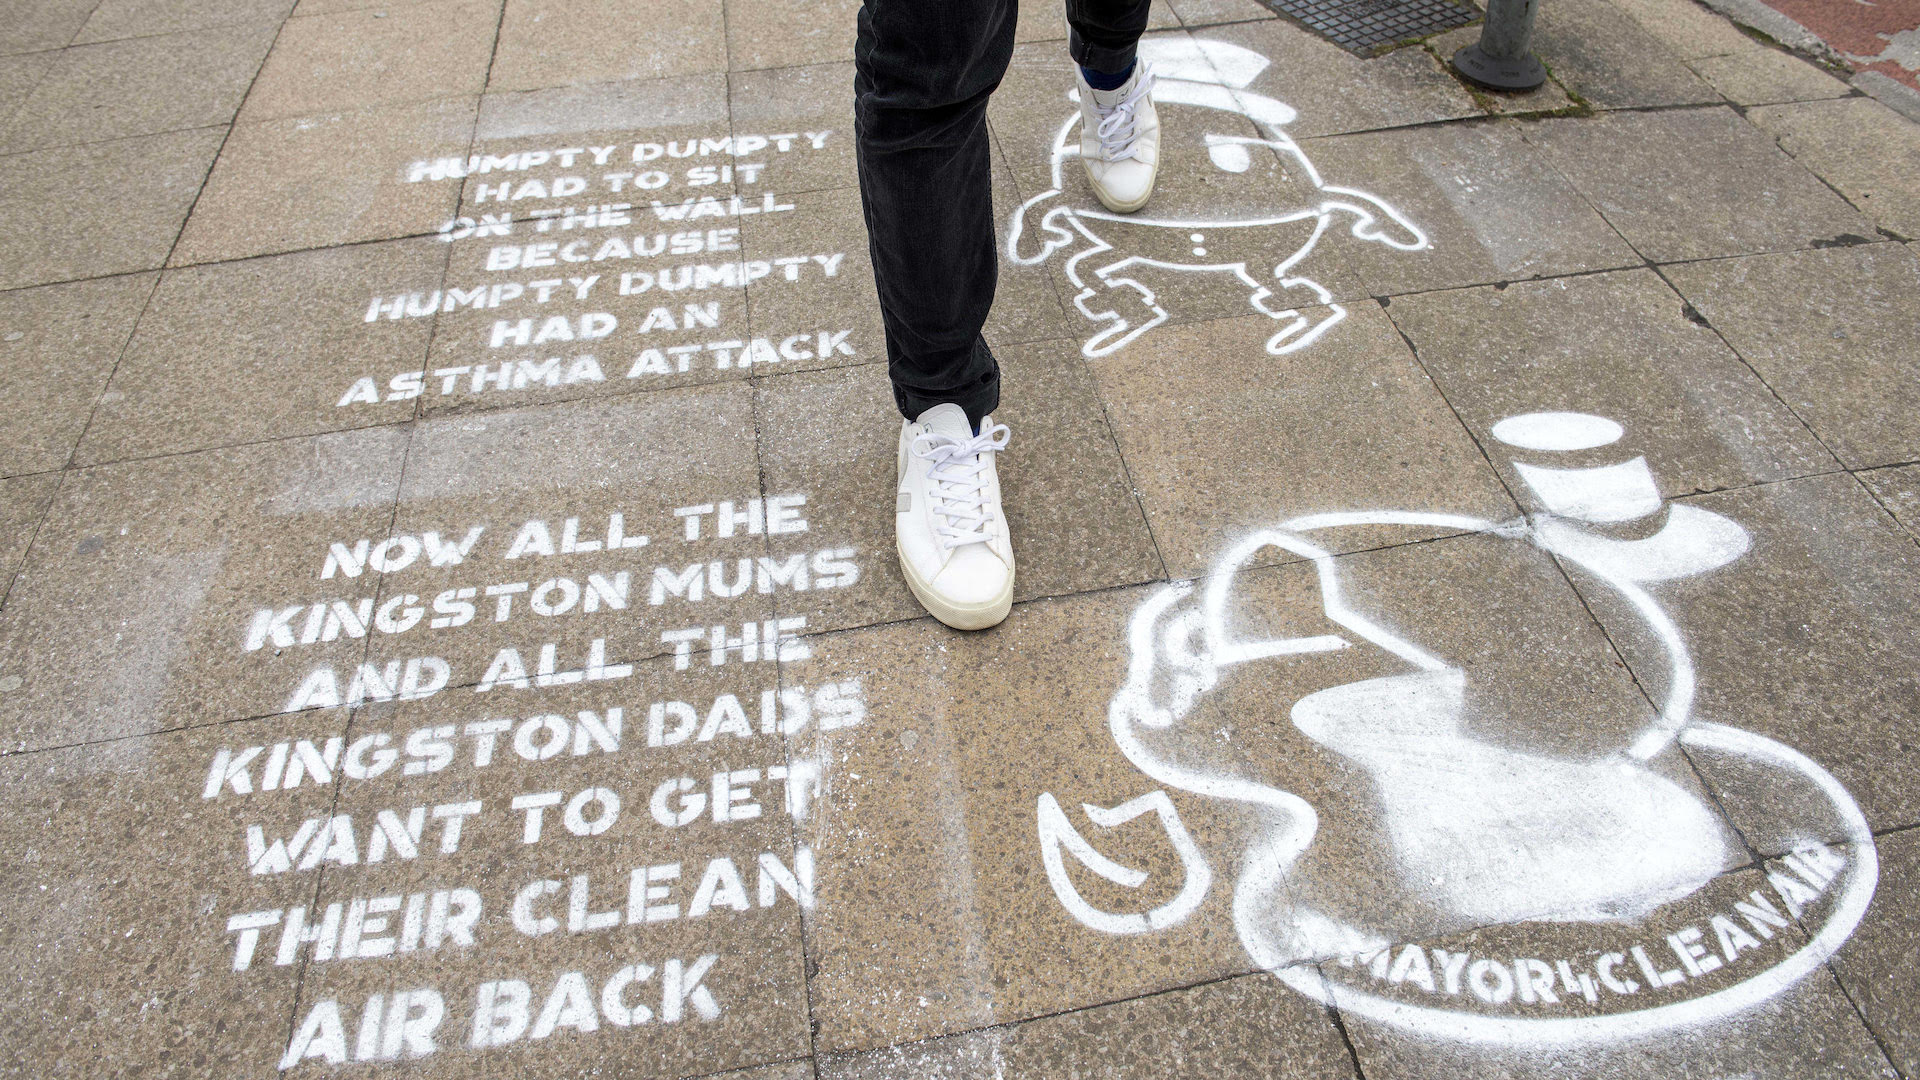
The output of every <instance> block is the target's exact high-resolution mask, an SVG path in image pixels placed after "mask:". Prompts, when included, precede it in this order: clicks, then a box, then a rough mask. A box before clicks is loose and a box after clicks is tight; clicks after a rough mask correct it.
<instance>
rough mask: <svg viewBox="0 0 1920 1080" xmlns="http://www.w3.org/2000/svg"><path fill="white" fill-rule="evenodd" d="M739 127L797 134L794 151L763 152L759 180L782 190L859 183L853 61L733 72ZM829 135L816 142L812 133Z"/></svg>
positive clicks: (731, 97)
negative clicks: (854, 124)
mask: <svg viewBox="0 0 1920 1080" xmlns="http://www.w3.org/2000/svg"><path fill="white" fill-rule="evenodd" d="M727 83H728V92H727V102H728V107H729V110H730V114H731V116H732V119H733V130H734V131H736V132H739V133H741V134H761V135H774V134H791V133H795V132H798V133H799V135H800V138H797V139H795V140H793V141H792V143H791V145H792V146H793V147H794V149H793V150H792V151H789V152H784V153H782V152H775V153H771V154H766V153H762V154H761V155H760V156H759V158H758V159H759V160H762V161H763V162H764V164H765V166H766V167H765V168H764V169H763V170H761V172H760V176H759V180H758V182H759V183H760V184H762V185H764V186H766V187H767V188H769V189H771V190H773V191H775V192H778V193H780V194H790V193H795V192H802V191H817V190H820V189H822V188H840V187H857V186H859V183H860V177H859V173H858V172H857V170H856V168H855V165H854V143H853V62H852V61H847V62H845V63H837V64H811V65H808V66H806V67H786V68H775V69H772V70H767V71H743V72H733V73H730V74H729V75H728V76H727ZM809 132H811V133H814V134H820V133H825V136H826V137H825V138H822V139H820V140H819V143H820V145H819V146H817V147H816V146H814V140H813V139H811V138H807V134H808V133H809Z"/></svg>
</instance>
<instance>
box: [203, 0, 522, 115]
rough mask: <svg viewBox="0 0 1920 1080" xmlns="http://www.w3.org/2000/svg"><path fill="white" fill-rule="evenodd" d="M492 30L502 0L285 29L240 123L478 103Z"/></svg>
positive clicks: (461, 1)
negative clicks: (455, 101)
mask: <svg viewBox="0 0 1920 1080" xmlns="http://www.w3.org/2000/svg"><path fill="white" fill-rule="evenodd" d="M499 23H500V0H457V2H450V3H431V4H402V5H399V6H396V7H394V8H393V9H392V10H386V9H379V8H376V9H368V10H360V11H343V12H337V13H331V14H326V15H304V16H297V17H295V18H291V19H288V20H287V21H286V24H285V25H284V26H282V27H281V28H280V37H279V40H277V41H275V42H274V44H273V53H272V54H271V55H270V56H268V57H267V62H266V64H265V65H264V66H262V67H261V68H260V78H259V79H258V80H257V81H255V83H254V84H253V90H252V91H251V92H249V93H248V94H247V104H246V108H245V109H243V110H242V111H241V114H240V119H241V121H242V122H245V123H254V122H258V121H262V120H277V119H282V118H285V117H290V116H310V115H314V114H317V113H331V112H341V111H344V110H349V109H363V108H371V107H374V106H381V105H407V104H411V103H413V102H419V101H429V100H432V99H434V98H447V97H466V96H471V95H474V94H478V93H479V92H480V91H481V89H482V88H484V87H485V85H486V81H487V63H488V61H489V60H491V59H492V57H493V33H494V29H495V28H496V27H497V26H498V25H499Z"/></svg>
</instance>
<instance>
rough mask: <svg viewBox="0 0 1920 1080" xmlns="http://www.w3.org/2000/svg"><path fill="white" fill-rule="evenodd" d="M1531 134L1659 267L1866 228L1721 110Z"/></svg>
mask: <svg viewBox="0 0 1920 1080" xmlns="http://www.w3.org/2000/svg"><path fill="white" fill-rule="evenodd" d="M1527 138H1528V139H1529V140H1531V141H1533V142H1535V144H1536V145H1539V146H1541V147H1542V148H1544V149H1545V150H1546V152H1547V156H1548V157H1549V158H1550V159H1551V160H1552V161H1553V163H1554V165H1555V166H1556V167H1558V168H1559V169H1560V171H1561V172H1562V173H1564V174H1565V175H1566V177H1567V179H1568V180H1569V181H1571V182H1572V183H1573V186H1574V187H1575V188H1578V189H1579V191H1580V193H1581V194H1582V195H1585V196H1586V197H1587V200H1588V201H1589V202H1591V203H1593V205H1594V207H1595V208H1596V209H1598V210H1599V211H1600V213H1601V214H1602V215H1604V216H1605V217H1606V219H1607V220H1608V221H1609V222H1611V223H1612V224H1613V226H1614V228H1616V229H1618V230H1620V234H1621V235H1622V236H1624V237H1626V239H1627V241H1628V242H1630V243H1631V244H1633V246H1634V247H1635V249H1637V250H1638V251H1640V252H1641V253H1642V254H1643V255H1645V256H1647V257H1648V258H1649V259H1652V260H1653V261H1655V262H1669V261H1673V260H1678V259H1707V258H1714V257H1716V256H1722V255H1746V254H1752V253H1754V252H1760V251H1781V250H1792V249H1796V248H1803V247H1808V246H1810V245H1812V244H1813V243H1814V242H1815V241H1817V240H1833V239H1834V238H1835V237H1841V236H1868V235H1871V234H1872V232H1873V227H1872V224H1871V222H1869V221H1868V220H1867V219H1866V218H1864V217H1862V216H1861V215H1860V213H1859V212H1858V211H1856V210H1854V209H1853V207H1851V206H1849V205H1848V204H1847V203H1846V202H1845V201H1844V200H1842V199H1841V198H1840V197H1839V196H1837V195H1835V194H1834V193H1833V192H1832V191H1831V190H1830V189H1828V188H1827V186H1826V185H1825V184H1822V183H1821V182H1820V181H1819V179H1818V178H1817V177H1815V176H1814V175H1813V174H1812V173H1810V172H1808V171H1806V169H1804V168H1803V167H1801V166H1800V165H1799V164H1797V163H1795V162H1794V161H1793V159H1791V158H1789V157H1787V156H1786V155H1785V154H1783V153H1782V152H1781V151H1780V150H1779V148H1778V147H1776V146H1774V145H1773V144H1772V140H1770V139H1769V138H1768V137H1767V136H1766V135H1765V134H1763V133H1761V132H1760V131H1759V130H1757V129H1755V128H1754V127H1752V126H1751V125H1749V124H1747V122H1746V121H1745V120H1743V119H1741V118H1740V117H1739V116H1738V115H1736V114H1735V113H1733V112H1731V111H1729V110H1726V109H1686V110H1679V109H1676V110H1668V111H1663V112H1649V113H1631V114H1624V115H1619V116H1612V115H1609V116H1603V117H1597V118H1593V119H1590V120H1572V119H1568V120H1549V121H1545V122H1543V123H1541V124H1540V125H1538V127H1536V128H1530V129H1528V133H1527Z"/></svg>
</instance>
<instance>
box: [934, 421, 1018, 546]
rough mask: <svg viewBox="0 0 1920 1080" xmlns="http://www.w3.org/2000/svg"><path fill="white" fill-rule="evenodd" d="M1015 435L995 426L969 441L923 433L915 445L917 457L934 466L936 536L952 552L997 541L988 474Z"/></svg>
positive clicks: (1000, 425)
mask: <svg viewBox="0 0 1920 1080" xmlns="http://www.w3.org/2000/svg"><path fill="white" fill-rule="evenodd" d="M1012 438H1013V433H1012V432H1011V431H1009V430H1008V429H1007V425H1005V424H993V425H991V426H989V427H987V428H986V429H985V430H983V431H981V432H980V434H978V435H975V436H973V437H972V438H968V439H955V438H953V437H952V436H950V435H941V434H939V433H937V432H932V431H927V432H922V433H921V434H920V435H918V436H916V437H915V438H914V440H913V456H914V457H917V458H921V459H923V460H926V461H931V462H933V467H932V468H931V469H930V470H928V472H927V479H929V480H931V481H933V485H932V487H930V488H929V489H928V491H927V501H928V504H929V505H930V507H931V508H932V510H933V513H934V518H935V521H934V532H935V533H937V534H939V536H940V543H941V544H942V546H944V547H946V548H947V549H948V550H951V549H953V548H957V547H959V546H961V545H962V544H979V543H984V542H986V541H987V540H990V539H992V535H991V534H990V533H988V531H987V526H988V525H990V524H991V523H992V522H993V515H994V508H993V506H992V505H991V504H989V503H988V502H987V469H988V468H989V467H990V465H991V463H992V461H993V458H992V457H990V456H989V455H992V454H997V453H999V452H1000V451H1002V450H1004V449H1006V448H1007V443H1008V441H1010V440H1011V439H1012Z"/></svg>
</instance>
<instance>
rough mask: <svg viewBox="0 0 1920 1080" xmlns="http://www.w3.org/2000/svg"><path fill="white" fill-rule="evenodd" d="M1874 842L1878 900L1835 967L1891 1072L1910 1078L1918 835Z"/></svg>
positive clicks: (1919, 1060) (1915, 1061)
mask: <svg viewBox="0 0 1920 1080" xmlns="http://www.w3.org/2000/svg"><path fill="white" fill-rule="evenodd" d="M1874 843H1875V846H1876V847H1877V848H1878V849H1879V858H1880V888H1879V890H1878V899H1877V900H1876V902H1875V903H1874V905H1873V907H1872V908H1870V909H1868V911H1867V917H1866V920H1865V921H1864V922H1863V923H1861V925H1860V931H1859V933H1857V934H1855V935H1854V937H1853V939H1852V940H1850V941H1848V942H1847V944H1846V947H1845V948H1843V949H1842V950H1841V951H1840V955H1839V956H1837V957H1835V959H1834V962H1833V964H1834V969H1835V972H1836V973H1837V975H1838V976H1839V979H1840V985H1841V986H1843V987H1845V988H1846V992H1847V995H1848V996H1849V997H1851V998H1852V999H1853V1000H1854V1002H1855V1003H1856V1005H1857V1006H1858V1007H1859V1009H1860V1013H1861V1015H1862V1016H1863V1017H1865V1018H1866V1021H1867V1026H1868V1027H1870V1028H1872V1029H1873V1033H1874V1035H1875V1036H1877V1037H1878V1038H1879V1039H1880V1041H1881V1043H1882V1044H1883V1045H1885V1046H1886V1048H1887V1050H1888V1056H1889V1057H1891V1058H1892V1059H1893V1065H1894V1068H1896V1069H1898V1070H1900V1071H1901V1072H1902V1073H1903V1074H1905V1075H1909V1076H1910V1075H1912V1074H1913V1073H1915V1072H1916V1071H1920V1042H1916V1041H1915V1039H1914V1035H1913V1033H1914V1031H1915V1029H1916V1026H1920V1025H1917V1024H1916V1017H1915V1016H1914V1005H1915V1002H1914V1000H1913V995H1912V994H1910V993H1907V992H1906V988H1907V987H1908V986H1909V985H1910V984H1911V983H1912V967H1913V962H1912V960H1911V959H1909V958H1910V957H1912V956H1913V954H1914V950H1915V948H1916V947H1920V927H1917V926H1915V925H1914V915H1913V911H1914V900H1915V898H1916V897H1920V835H1916V834H1915V833H1912V832H1899V833H1891V834H1888V835H1885V836H1880V837H1876V838H1875V841H1874Z"/></svg>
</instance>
